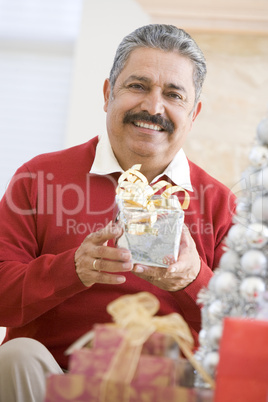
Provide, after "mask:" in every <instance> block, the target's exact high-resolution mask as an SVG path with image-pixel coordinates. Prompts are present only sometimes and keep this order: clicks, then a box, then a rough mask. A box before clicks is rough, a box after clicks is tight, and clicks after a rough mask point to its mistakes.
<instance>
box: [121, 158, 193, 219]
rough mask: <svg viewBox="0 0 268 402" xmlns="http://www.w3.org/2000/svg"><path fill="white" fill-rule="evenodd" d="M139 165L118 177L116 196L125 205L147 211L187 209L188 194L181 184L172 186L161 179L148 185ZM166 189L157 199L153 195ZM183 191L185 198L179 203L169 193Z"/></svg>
mask: <svg viewBox="0 0 268 402" xmlns="http://www.w3.org/2000/svg"><path fill="white" fill-rule="evenodd" d="M140 168H141V165H134V166H132V167H131V168H130V169H128V170H126V171H125V172H124V173H123V174H122V175H121V176H120V177H119V179H118V186H117V188H116V194H117V198H118V199H121V200H122V201H123V202H124V204H125V205H126V206H136V207H139V208H144V209H147V210H149V211H152V210H154V209H155V208H160V207H164V208H170V209H178V208H182V209H187V208H188V206H189V202H190V196H189V194H188V192H187V191H186V190H184V188H182V187H181V186H172V184H170V183H169V182H167V181H166V180H161V181H159V182H157V183H155V184H153V185H152V186H150V185H149V183H148V180H147V179H146V177H145V176H144V175H143V174H142V173H141V172H140ZM163 188H166V190H165V191H164V192H163V193H162V194H161V196H160V197H159V198H157V199H153V196H154V195H155V194H156V193H157V192H158V191H159V190H161V189H163ZM179 191H183V192H184V194H185V198H184V201H183V204H182V205H181V204H180V202H179V200H178V198H177V197H175V198H172V197H171V195H172V194H174V193H177V192H179Z"/></svg>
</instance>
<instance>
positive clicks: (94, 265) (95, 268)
mask: <svg viewBox="0 0 268 402" xmlns="http://www.w3.org/2000/svg"><path fill="white" fill-rule="evenodd" d="M96 263H97V260H94V261H93V270H94V271H98V268H97V267H96Z"/></svg>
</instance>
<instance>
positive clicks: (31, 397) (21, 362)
mask: <svg viewBox="0 0 268 402" xmlns="http://www.w3.org/2000/svg"><path fill="white" fill-rule="evenodd" d="M62 373H63V371H62V369H61V368H60V366H59V365H58V363H57V362H56V360H55V359H54V357H53V356H52V354H51V353H50V352H49V351H48V350H47V348H46V347H45V346H44V345H42V344H41V343H40V342H37V341H36V340H34V339H29V338H17V339H13V340H11V341H9V342H7V343H5V344H4V345H1V346H0V402H44V398H45V394H46V378H47V376H49V375H50V374H62Z"/></svg>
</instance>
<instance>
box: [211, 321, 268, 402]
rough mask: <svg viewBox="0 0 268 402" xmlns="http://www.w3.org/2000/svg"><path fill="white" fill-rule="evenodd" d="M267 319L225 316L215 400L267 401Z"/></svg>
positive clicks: (234, 401) (236, 401)
mask: <svg viewBox="0 0 268 402" xmlns="http://www.w3.org/2000/svg"><path fill="white" fill-rule="evenodd" d="M267 339H268V322H267V321H259V320H253V319H252V320H250V319H242V318H233V317H232V318H231V317H229V318H225V319H224V326H223V334H222V338H221V343H220V348H219V352H220V360H219V364H218V367H217V378H216V388H215V402H238V401H243V402H257V401H258V402H267V400H268V347H267Z"/></svg>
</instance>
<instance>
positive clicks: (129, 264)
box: [122, 262, 133, 270]
mask: <svg viewBox="0 0 268 402" xmlns="http://www.w3.org/2000/svg"><path fill="white" fill-rule="evenodd" d="M122 267H123V269H127V270H129V269H132V267H133V264H132V262H124V264H123V265H122Z"/></svg>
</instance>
